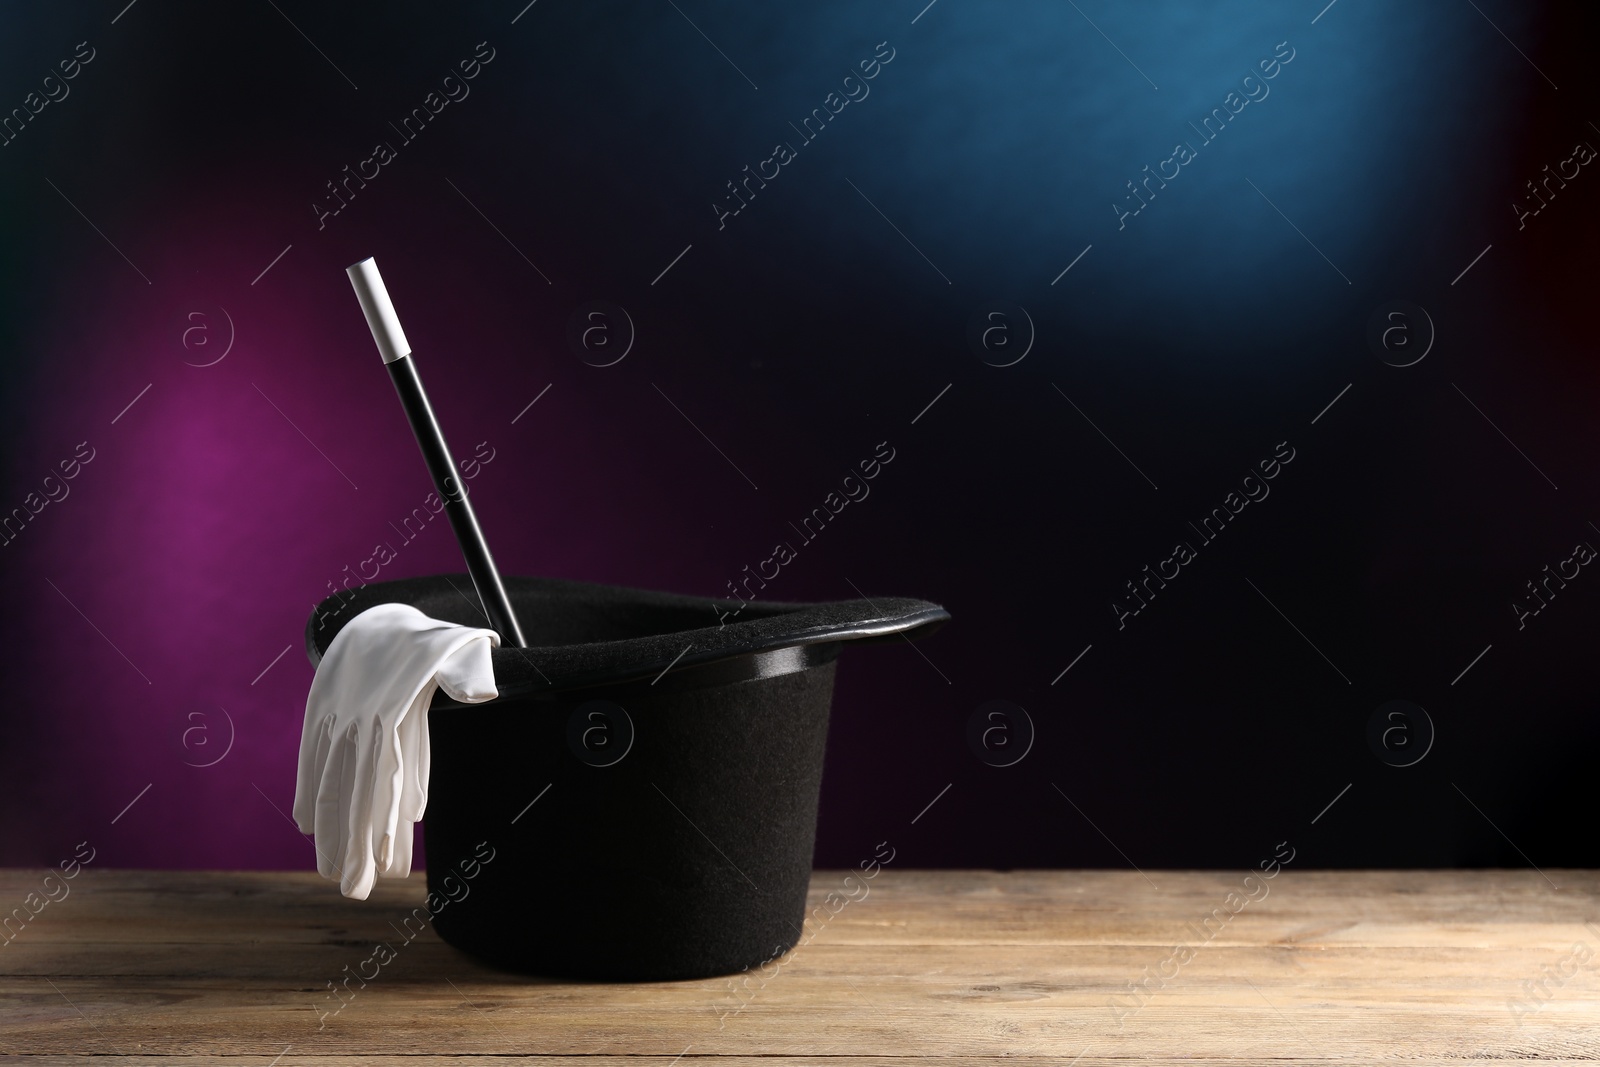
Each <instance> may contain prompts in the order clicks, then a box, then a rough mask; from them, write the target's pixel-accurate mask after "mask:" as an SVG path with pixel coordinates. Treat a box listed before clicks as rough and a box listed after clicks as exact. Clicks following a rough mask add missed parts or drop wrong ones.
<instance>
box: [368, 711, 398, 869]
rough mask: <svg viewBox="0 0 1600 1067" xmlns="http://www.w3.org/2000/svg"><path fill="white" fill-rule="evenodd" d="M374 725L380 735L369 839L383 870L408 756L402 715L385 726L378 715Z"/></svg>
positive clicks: (389, 855) (388, 857) (389, 853)
mask: <svg viewBox="0 0 1600 1067" xmlns="http://www.w3.org/2000/svg"><path fill="white" fill-rule="evenodd" d="M374 728H375V731H376V732H377V733H378V735H379V736H378V738H377V744H376V746H375V748H374V750H373V756H374V763H373V768H372V773H373V782H372V811H371V823H372V842H373V858H374V859H375V860H376V861H377V865H378V869H379V870H380V871H382V870H384V869H385V868H387V867H388V866H389V864H390V862H391V859H392V850H393V848H394V836H395V828H396V826H397V825H398V824H399V821H400V805H401V794H402V792H403V791H404V780H405V771H406V768H405V762H406V759H407V754H406V751H405V719H404V718H401V719H400V720H399V721H398V722H392V723H391V724H390V725H387V726H385V725H384V723H383V721H382V719H381V718H380V719H377V720H375V721H374Z"/></svg>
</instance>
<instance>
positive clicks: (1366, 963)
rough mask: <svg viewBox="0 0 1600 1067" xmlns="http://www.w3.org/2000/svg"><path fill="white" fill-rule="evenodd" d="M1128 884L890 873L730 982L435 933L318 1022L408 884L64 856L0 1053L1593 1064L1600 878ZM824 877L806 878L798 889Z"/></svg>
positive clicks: (20, 965)
mask: <svg viewBox="0 0 1600 1067" xmlns="http://www.w3.org/2000/svg"><path fill="white" fill-rule="evenodd" d="M1147 873H1148V875H1149V882H1147V881H1146V880H1145V877H1144V876H1143V875H1141V874H1139V873H1137V872H1123V871H1049V872H1044V871H1018V872H1012V873H997V872H992V871H912V870H893V869H888V868H886V869H884V870H883V871H882V872H881V873H880V874H879V875H878V877H877V878H876V879H875V880H874V881H873V882H872V883H871V888H870V892H869V894H868V895H867V896H866V897H864V898H860V899H858V900H856V901H854V902H852V903H850V904H848V905H846V906H845V907H844V908H843V909H842V910H841V911H839V912H838V914H837V915H835V916H833V917H832V918H831V919H830V920H829V921H827V922H826V923H825V924H823V925H822V926H821V927H820V928H817V927H815V926H813V927H810V928H808V930H807V938H808V939H809V940H808V941H806V942H803V944H802V947H800V948H798V949H796V950H795V951H793V952H792V953H790V954H789V955H788V956H786V957H784V958H783V959H782V960H781V961H780V962H779V963H778V964H777V965H776V966H775V967H768V968H767V973H765V974H763V973H761V972H759V971H753V972H750V974H749V975H748V976H747V977H748V981H745V980H744V979H741V980H739V981H738V982H737V983H736V982H735V981H732V980H729V979H710V980H705V981H693V982H672V983H662V984H654V985H619V984H577V983H564V982H550V981H541V980H524V979H520V978H516V977H513V976H508V975H505V974H501V973H498V972H495V971H492V970H489V969H486V968H484V967H481V966H479V965H477V964H475V963H474V962H473V961H472V960H470V959H468V958H466V957H464V956H462V955H460V954H458V953H457V952H456V951H455V950H453V949H451V948H449V947H448V946H446V945H444V944H443V943H442V942H440V941H438V940H437V939H436V938H435V937H434V936H433V934H432V931H431V930H430V931H428V932H427V933H425V934H424V935H422V936H420V937H418V938H417V939H416V940H415V941H413V942H412V943H410V944H409V945H407V946H405V947H404V948H403V950H402V951H401V952H400V954H399V955H398V956H397V958H395V959H394V960H393V961H392V962H390V963H389V964H388V965H387V966H385V967H383V969H382V971H381V973H380V974H379V975H378V977H377V978H375V979H374V980H373V981H371V982H370V983H369V984H368V985H367V986H366V988H364V989H360V990H359V992H358V993H357V994H356V995H355V996H354V997H353V998H351V999H350V1000H349V1001H348V1003H345V1004H344V1006H343V1008H342V1010H340V1011H339V1012H338V1014H336V1015H326V1016H324V1015H323V1014H322V1013H324V1012H327V1011H329V1010H330V1009H331V1007H333V1006H335V1004H336V1002H332V1001H330V1000H329V999H328V997H327V983H328V982H329V981H330V980H331V979H334V978H336V977H339V976H340V975H341V973H342V972H343V968H345V967H346V966H347V965H349V966H351V967H352V968H354V967H355V966H356V965H357V964H358V963H359V962H360V961H362V960H364V959H366V958H368V957H369V956H370V955H371V953H372V947H373V945H374V944H375V943H376V942H378V941H383V940H385V939H388V940H394V939H395V938H394V934H393V931H392V929H391V928H390V926H389V924H390V922H391V921H393V920H396V919H398V918H399V917H400V916H401V915H402V914H404V913H406V912H409V911H410V910H411V909H412V908H414V907H416V906H417V905H418V904H420V903H421V900H422V896H423V890H422V883H421V877H420V875H413V876H412V878H411V879H410V880H409V881H405V882H381V883H380V884H379V887H378V889H377V890H376V891H375V892H374V893H373V897H372V899H371V900H368V901H366V902H365V903H357V902H353V901H348V900H345V899H343V898H341V897H340V896H339V894H338V891H337V888H336V887H335V886H333V885H331V884H330V883H326V882H323V881H322V880H321V879H319V878H318V877H317V876H316V875H315V874H300V873H293V874H285V873H239V872H205V873H194V872H146V871H113V870H96V869H93V868H84V869H83V871H82V872H81V873H80V874H79V875H78V877H77V878H76V879H75V880H74V881H73V882H72V883H71V893H70V895H69V896H68V897H66V898H65V899H62V900H58V901H56V902H54V903H51V904H48V905H47V906H45V907H43V909H42V910H41V911H40V912H39V913H38V914H37V915H36V916H35V917H33V918H32V919H31V920H30V921H29V922H28V923H27V924H26V925H25V926H24V927H23V928H22V929H21V931H20V932H19V933H16V934H15V936H14V939H13V940H12V941H11V942H10V943H9V944H6V945H4V946H3V947H0V1054H4V1056H3V1058H4V1059H5V1060H6V1061H7V1062H13V1061H14V1062H25V1063H32V1064H54V1063H68V1062H81V1060H82V1058H83V1057H85V1056H88V1055H98V1056H108V1057H109V1056H120V1057H122V1058H123V1059H125V1060H129V1061H137V1062H142V1063H152V1064H154V1063H160V1064H171V1063H178V1062H190V1063H237V1064H241V1065H243V1064H252V1065H257V1064H258V1065H262V1067H266V1065H268V1064H272V1063H276V1064H281V1065H283V1067H289V1065H292V1064H300V1063H317V1064H324V1065H328V1067H332V1065H335V1064H347V1063H348V1064H354V1063H375V1062H380V1061H381V1062H402V1060H401V1057H405V1059H404V1061H403V1062H405V1063H410V1064H433V1063H443V1062H445V1057H447V1056H448V1057H451V1059H450V1060H449V1062H451V1063H453V1064H463V1065H465V1064H479V1063H482V1064H488V1063H496V1064H503V1063H507V1062H510V1060H508V1058H507V1057H508V1055H513V1054H514V1055H515V1057H516V1058H517V1059H521V1060H524V1061H532V1060H533V1058H534V1057H539V1062H541V1063H544V1064H548V1065H549V1067H563V1065H575V1064H580V1063H581V1064H583V1065H584V1067H624V1065H626V1067H638V1065H640V1064H656V1065H658V1067H668V1065H670V1064H673V1063H674V1062H675V1061H676V1060H677V1059H678V1058H679V1057H683V1058H684V1059H685V1061H686V1062H685V1067H689V1064H690V1063H692V1061H693V1059H694V1058H699V1057H717V1059H716V1061H715V1064H716V1067H749V1065H755V1064H758V1063H761V1064H766V1065H768V1067H772V1065H773V1064H774V1061H773V1060H772V1059H771V1057H784V1058H786V1059H792V1060H794V1061H797V1063H805V1064H812V1063H818V1062H822V1059H823V1057H828V1058H830V1059H831V1060H832V1061H833V1062H834V1063H840V1062H841V1058H842V1060H843V1063H842V1065H841V1067H886V1065H891V1064H893V1065H896V1067H900V1065H904V1064H905V1063H907V1062H910V1061H919V1062H920V1061H929V1060H935V1059H937V1060H939V1061H941V1062H943V1063H948V1064H961V1063H973V1062H976V1061H979V1060H993V1059H996V1058H999V1057H1010V1058H1012V1059H1015V1060H1019V1061H1023V1062H1032V1061H1038V1062H1039V1064H1040V1065H1041V1067H1043V1065H1044V1064H1049V1065H1051V1067H1067V1065H1068V1064H1071V1063H1073V1062H1074V1060H1076V1062H1077V1063H1078V1064H1079V1065H1081V1067H1089V1065H1091V1064H1101V1063H1112V1062H1117V1063H1126V1062H1128V1061H1134V1062H1140V1063H1176V1062H1180V1061H1181V1062H1185V1063H1224V1062H1225V1063H1229V1064H1246V1063H1255V1064H1265V1063H1273V1064H1283V1063H1313V1062H1314V1063H1350V1064H1355V1063H1373V1062H1376V1061H1379V1060H1393V1059H1404V1060H1406V1061H1407V1062H1408V1063H1411V1064H1437V1063H1446V1062H1449V1063H1455V1062H1457V1061H1461V1060H1469V1059H1533V1058H1539V1059H1541V1060H1544V1061H1545V1062H1583V1063H1600V872H1594V871H1546V872H1545V874H1544V875H1540V874H1539V873H1537V872H1534V871H1471V872H1460V871H1420V872H1419V871H1380V872H1323V871H1308V870H1288V869H1286V870H1284V871H1282V872H1281V873H1279V874H1278V876H1277V877H1276V879H1274V880H1273V881H1271V882H1270V883H1267V884H1266V885H1267V890H1268V891H1267V892H1266V895H1264V896H1260V897H1259V899H1249V897H1248V896H1246V895H1244V893H1245V892H1246V889H1245V887H1244V886H1243V885H1242V877H1243V875H1242V872H1174V871H1150V872H1147ZM42 876H43V872H36V871H24V870H8V871H0V901H3V902H4V906H5V907H6V908H8V909H9V908H11V907H13V906H14V905H18V904H21V903H22V902H23V900H24V899H25V898H26V897H27V894H29V893H30V892H34V891H36V890H37V889H38V887H39V885H40V881H41V878H42ZM1546 876H1548V879H1549V880H1548V881H1547V880H1546ZM1152 883H1153V884H1152ZM1552 883H1553V884H1552ZM841 885H842V874H841V873H840V872H830V871H818V872H817V873H816V875H815V877H814V878H813V881H812V897H813V902H814V903H820V902H821V899H822V897H823V895H824V894H825V893H827V892H828V891H829V890H830V889H835V888H839V887H840V886H841ZM1556 887H1559V888H1556ZM1230 892H1240V893H1241V896H1239V897H1234V898H1230V897H1229V895H1228V894H1229V893H1230ZM1248 892H1249V894H1250V895H1259V894H1261V892H1262V890H1261V889H1260V888H1254V889H1250V890H1248ZM1241 899H1243V900H1245V901H1246V903H1244V904H1243V905H1239V904H1237V901H1238V900H1241ZM1219 909H1220V910H1219ZM1235 909H1237V910H1235ZM1586 924H1587V925H1586ZM813 930H814V931H815V936H814V937H812V934H813ZM1175 949H1176V951H1175ZM1130 983H1132V984H1133V987H1134V988H1136V989H1138V988H1140V987H1141V983H1142V991H1140V992H1137V993H1135V992H1130ZM641 1057H648V1059H641ZM758 1057H760V1059H758Z"/></svg>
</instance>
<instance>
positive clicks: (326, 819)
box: [313, 723, 356, 879]
mask: <svg viewBox="0 0 1600 1067" xmlns="http://www.w3.org/2000/svg"><path fill="white" fill-rule="evenodd" d="M355 732H356V724H355V723H351V724H350V725H349V726H348V727H346V728H344V729H342V730H337V731H330V736H329V739H328V740H329V748H328V753H327V758H326V759H325V760H324V762H323V766H322V780H321V782H320V783H319V785H318V786H317V811H316V820H315V824H314V826H313V830H314V832H315V835H316V837H315V841H316V848H317V872H318V873H319V874H321V875H322V876H323V877H324V878H332V879H342V878H343V877H344V874H343V864H344V847H345V837H346V832H345V827H346V825H347V824H348V821H349V816H350V802H349V797H350V793H349V785H348V782H349V780H350V779H351V778H352V777H353V776H354V774H355V750H354V749H355V745H354V742H355V737H354V734H355Z"/></svg>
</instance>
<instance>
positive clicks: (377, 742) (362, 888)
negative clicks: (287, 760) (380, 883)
mask: <svg viewBox="0 0 1600 1067" xmlns="http://www.w3.org/2000/svg"><path fill="white" fill-rule="evenodd" d="M372 725H373V726H374V727H376V726H377V723H376V721H374V723H373V724H372ZM350 733H351V735H352V737H351V747H352V748H353V749H354V759H353V760H352V762H353V763H354V764H355V767H354V770H353V771H352V773H351V774H350V775H349V777H348V778H347V780H346V783H345V795H346V796H347V797H348V798H349V802H348V809H347V817H346V820H345V827H344V829H345V838H344V848H343V854H344V860H343V862H344V873H343V877H342V878H341V879H340V882H339V891H340V892H341V893H343V894H344V895H345V896H347V897H351V898H353V899H355V900H365V899H367V894H369V893H370V892H371V891H372V883H373V880H374V879H375V878H376V877H377V864H376V862H375V857H374V855H373V845H374V842H373V832H372V805H373V800H374V792H375V782H374V778H373V772H374V767H375V764H376V763H377V760H378V752H379V750H380V749H381V748H382V747H383V741H384V736H383V732H382V731H381V730H379V729H375V728H374V729H371V730H370V731H369V736H367V737H360V735H359V734H358V733H357V731H356V729H355V724H354V723H352V724H351V731H350Z"/></svg>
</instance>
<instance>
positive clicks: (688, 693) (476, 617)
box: [306, 574, 950, 980]
mask: <svg viewBox="0 0 1600 1067" xmlns="http://www.w3.org/2000/svg"><path fill="white" fill-rule="evenodd" d="M505 587H506V590H507V593H508V594H509V597H510V599H511V601H512V604H513V606H514V607H515V610H516V615H517V617H518V619H519V620H520V622H521V626H522V630H523V633H524V636H525V638H526V640H527V647H525V648H510V647H501V648H498V649H496V650H495V651H494V653H493V661H494V672H495V683H496V686H497V688H498V689H499V692H500V696H499V697H498V698H497V699H495V700H493V701H489V702H487V703H485V704H477V705H470V706H463V705H459V704H456V703H455V702H454V701H451V700H450V699H449V698H448V697H446V696H445V695H444V694H443V693H442V692H441V693H438V694H436V695H435V697H434V699H433V703H432V705H431V710H432V711H434V712H440V714H433V715H430V716H429V733H430V736H431V740H432V770H431V781H430V786H429V800H428V808H427V813H426V817H425V819H424V829H425V833H426V840H427V851H428V888H429V890H430V892H429V896H428V902H427V907H426V914H425V915H420V914H419V916H418V919H419V921H420V920H422V919H424V918H426V919H427V920H429V921H431V922H432V923H433V925H434V926H435V927H436V928H437V930H438V932H439V934H440V936H441V937H443V938H444V939H445V940H446V941H448V942H450V943H451V944H453V945H455V946H456V947H458V948H460V949H463V950H465V951H467V952H471V953H473V954H475V955H477V956H480V957H482V958H485V959H487V960H490V961H492V962H495V963H498V964H500V965H502V966H506V967H509V968H511V969H514V970H518V971H524V972H531V973H538V974H546V975H563V976H570V977H592V978H608V979H631V980H639V979H659V978H693V977H704V976H708V975H714V974H726V973H731V972H733V971H737V970H740V969H743V968H747V967H751V966H754V965H756V964H759V963H761V962H763V961H766V960H769V959H772V958H775V957H776V956H777V955H779V954H781V953H782V952H784V951H786V950H787V949H788V948H790V947H791V946H792V945H793V944H794V943H795V941H796V940H797V939H798V938H799V936H800V934H801V929H802V924H803V922H804V920H805V902H806V890H807V887H808V885H809V883H810V874H811V853H812V847H813V844H814V842H815V836H816V814H817V798H818V792H819V790H820V787H821V780H822V762H823V750H824V745H825V741H826V737H827V725H828V711H829V705H830V702H831V698H832V691H833V667H834V662H833V661H834V659H835V657H836V656H837V655H838V653H839V650H840V648H841V647H842V645H843V644H844V643H845V642H847V641H872V640H881V639H885V638H890V637H895V636H899V635H909V634H912V633H919V634H925V633H930V632H932V631H933V630H934V629H936V628H937V627H938V626H940V625H941V624H942V623H943V622H945V621H946V620H947V619H949V617H950V616H949V613H948V612H946V611H945V610H944V609H943V608H942V607H939V606H938V605H936V604H931V603H928V602H927V601H923V600H912V599H906V598H902V597H878V598H872V599H859V600H845V601H834V602H827V603H781V602H770V601H751V602H748V603H742V602H736V601H731V600H716V599H711V598H705V597H691V596H680V595H676V594H671V593H658V592H648V591H645V590H637V589H626V588H620V587H617V586H607V585H595V584H590V583H585V582H569V581H558V580H555V579H547V578H519V577H507V578H506V580H505ZM393 602H398V603H404V604H410V605H412V606H413V607H416V608H417V609H418V610H420V611H422V612H423V613H424V614H426V615H429V616H431V617H433V618H436V619H441V620H444V621H447V622H454V623H459V624H461V625H464V626H488V625H489V624H488V621H487V619H486V617H485V615H484V613H483V611H482V609H481V607H480V606H479V602H478V600H477V599H476V598H475V596H474V593H473V585H472V580H471V578H470V577H469V576H467V575H465V574H462V575H436V576H431V577H425V578H410V579H404V580H400V581H393V582H381V583H378V584H375V585H367V586H362V587H359V588H356V589H353V590H348V591H346V592H344V593H342V594H339V595H336V596H333V597H330V598H328V599H327V600H325V601H323V602H322V603H321V604H319V605H318V606H317V608H316V610H315V611H314V612H313V613H312V616H311V618H310V619H309V620H308V621H307V624H306V650H307V652H308V654H309V655H310V657H311V661H312V663H317V662H319V661H320V659H321V656H322V653H323V652H325V651H326V650H327V648H328V646H329V644H330V643H331V642H332V641H333V638H334V636H335V635H336V634H337V633H338V632H339V630H340V629H341V628H342V627H343V626H344V625H345V624H346V623H347V622H348V621H349V620H350V619H352V618H354V617H355V616H356V615H358V614H360V613H361V612H362V611H365V610H366V609H367V608H370V607H373V606H374V605H377V604H383V603H393ZM741 603H742V606H741ZM547 793H548V795H546V794H547ZM535 802H537V803H535ZM418 911H419V913H420V912H422V911H423V909H418ZM410 928H411V927H410V926H409V925H408V926H407V929H408V930H409V929H410Z"/></svg>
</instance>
